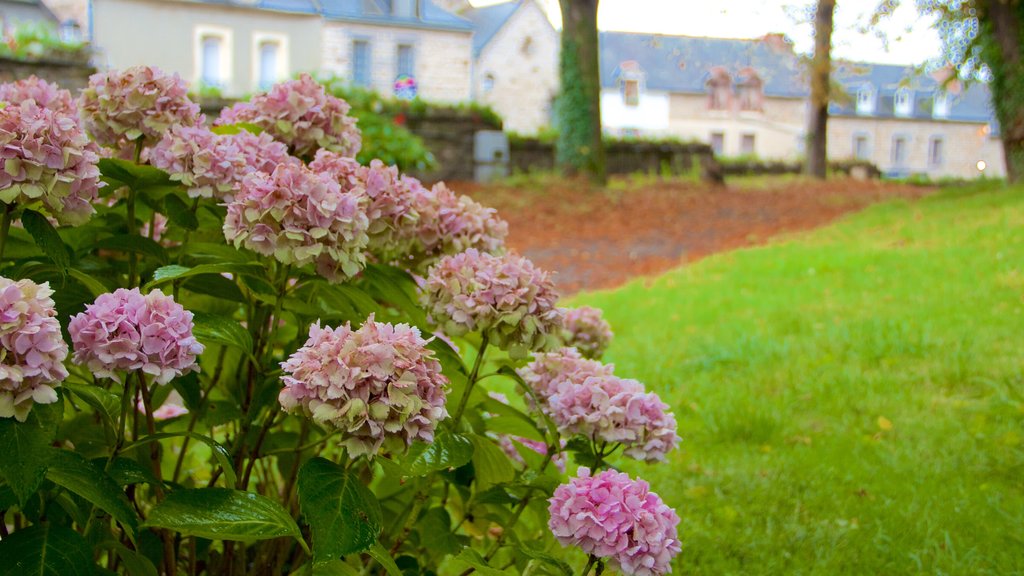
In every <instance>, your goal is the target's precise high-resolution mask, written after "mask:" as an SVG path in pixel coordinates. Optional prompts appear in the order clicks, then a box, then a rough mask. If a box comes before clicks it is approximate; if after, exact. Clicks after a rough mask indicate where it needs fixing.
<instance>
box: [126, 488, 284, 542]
mask: <svg viewBox="0 0 1024 576" xmlns="http://www.w3.org/2000/svg"><path fill="white" fill-rule="evenodd" d="M143 526H145V527H149V528H168V529H170V530H174V531H175V532H178V533H180V534H182V535H184V536H199V537H200V538H209V539H210V540H239V541H251V540H266V539H268V538H280V537H282V536H291V537H293V538H295V539H296V540H302V534H301V533H300V532H299V527H298V525H297V524H295V520H294V519H293V518H292V517H291V514H289V513H288V511H287V510H285V509H284V508H282V507H281V505H280V504H278V503H277V502H275V501H273V500H271V499H270V498H267V497H266V496H261V495H259V494H253V493H252V492H242V491H241V490H229V489H227V488H196V489H184V490H175V491H174V492H171V493H170V494H168V495H167V497H166V498H164V501H163V502H161V503H159V504H157V505H156V507H155V508H153V510H151V511H150V513H149V518H147V519H146V522H145V524H143Z"/></svg>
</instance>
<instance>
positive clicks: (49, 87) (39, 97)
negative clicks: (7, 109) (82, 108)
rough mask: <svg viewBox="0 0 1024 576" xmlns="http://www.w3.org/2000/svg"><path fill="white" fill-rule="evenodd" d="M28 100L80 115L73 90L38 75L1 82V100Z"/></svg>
mask: <svg viewBox="0 0 1024 576" xmlns="http://www.w3.org/2000/svg"><path fill="white" fill-rule="evenodd" d="M26 100H31V101H33V102H35V103H36V106H38V107H40V108H45V109H47V110H53V111H54V112H60V113H62V114H68V115H70V116H73V117H75V118H77V117H78V105H77V104H75V100H74V98H73V97H72V96H71V92H69V91H67V90H64V89H63V88H60V87H59V86H57V85H56V84H51V83H49V82H47V81H46V80H42V79H40V78H37V77H36V76H29V77H28V78H24V79H22V80H18V81H17V82H10V83H7V84H0V102H8V103H10V104H21V103H22V102H25V101H26Z"/></svg>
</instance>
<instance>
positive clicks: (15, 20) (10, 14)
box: [0, 0, 58, 31]
mask: <svg viewBox="0 0 1024 576" xmlns="http://www.w3.org/2000/svg"><path fill="white" fill-rule="evenodd" d="M23 22H43V23H46V24H50V25H54V26H56V24H57V23H58V19H57V16H56V15H54V13H53V11H52V10H50V8H49V7H48V6H47V5H46V4H44V3H43V2H41V1H40V0H0V30H3V31H6V30H7V29H9V28H10V27H11V26H15V25H17V24H19V23H23Z"/></svg>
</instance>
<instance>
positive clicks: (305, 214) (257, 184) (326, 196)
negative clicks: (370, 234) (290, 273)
mask: <svg viewBox="0 0 1024 576" xmlns="http://www.w3.org/2000/svg"><path fill="white" fill-rule="evenodd" d="M365 205H366V197H365V195H360V194H355V193H351V192H347V191H343V190H342V189H341V187H340V186H339V185H338V182H337V181H335V180H333V179H331V178H329V177H327V176H324V175H322V174H318V173H316V172H313V171H312V170H310V169H309V168H306V167H305V166H302V165H299V164H282V165H280V166H278V167H277V168H276V169H275V170H274V172H273V173H272V174H264V173H262V172H254V173H252V174H250V175H249V176H247V177H246V178H245V179H244V180H243V181H242V185H241V187H240V189H239V192H238V193H237V194H236V195H235V197H234V200H233V201H232V202H231V203H230V204H228V213H227V218H225V220H224V237H225V238H226V239H227V241H228V242H230V243H232V244H234V245H235V247H240V246H245V247H246V248H249V249H250V250H254V251H256V252H259V253H260V254H263V255H265V256H271V255H272V256H273V257H274V258H276V259H277V260H278V261H279V262H281V263H284V264H295V265H298V266H303V265H305V264H315V265H316V268H317V272H318V273H319V274H320V275H321V276H323V277H325V278H327V279H328V280H330V281H334V282H336V281H342V280H345V279H348V278H351V277H352V276H355V275H356V274H358V273H359V271H360V270H362V269H363V266H364V265H365V264H366V254H365V249H366V243H367V241H368V238H367V235H366V229H367V227H368V225H369V221H368V220H367V217H366V213H365Z"/></svg>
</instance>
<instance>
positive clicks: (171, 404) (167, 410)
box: [135, 390, 188, 422]
mask: <svg viewBox="0 0 1024 576" xmlns="http://www.w3.org/2000/svg"><path fill="white" fill-rule="evenodd" d="M135 409H136V410H138V411H139V412H142V413H143V414H145V413H146V403H145V402H144V401H143V400H142V398H139V401H138V402H137V403H136V404H135ZM185 414H188V408H186V407H185V399H184V398H182V397H181V394H178V391H177V390H171V393H170V394H168V395H167V399H166V400H164V403H163V404H161V405H160V406H159V407H158V408H157V409H156V410H153V420H156V421H157V422H160V421H163V420H170V419H172V418H177V417H178V416H184V415H185Z"/></svg>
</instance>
